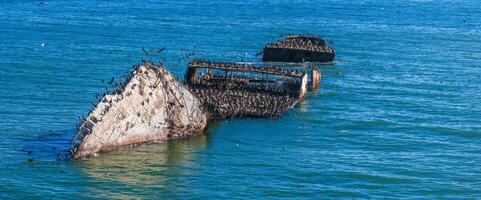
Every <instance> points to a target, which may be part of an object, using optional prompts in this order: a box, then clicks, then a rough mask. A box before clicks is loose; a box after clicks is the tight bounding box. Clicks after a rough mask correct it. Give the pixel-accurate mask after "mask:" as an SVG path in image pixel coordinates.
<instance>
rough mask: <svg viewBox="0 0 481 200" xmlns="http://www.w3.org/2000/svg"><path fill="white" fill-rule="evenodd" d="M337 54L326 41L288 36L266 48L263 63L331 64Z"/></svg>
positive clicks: (315, 37) (307, 36)
mask: <svg viewBox="0 0 481 200" xmlns="http://www.w3.org/2000/svg"><path fill="white" fill-rule="evenodd" d="M335 55H336V53H335V51H334V49H332V48H331V47H330V46H329V45H328V44H327V43H326V41H325V40H324V39H322V38H321V37H318V36H311V35H288V36H286V37H285V38H284V39H283V40H280V41H277V42H274V43H270V44H267V45H266V46H265V47H264V50H263V55H262V61H267V62H330V61H333V60H334V57H335Z"/></svg>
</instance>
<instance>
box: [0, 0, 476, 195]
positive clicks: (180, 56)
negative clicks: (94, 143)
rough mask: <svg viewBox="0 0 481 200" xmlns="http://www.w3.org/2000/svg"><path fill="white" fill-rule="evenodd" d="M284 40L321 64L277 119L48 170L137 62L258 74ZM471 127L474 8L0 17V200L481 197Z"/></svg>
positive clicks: (170, 9)
mask: <svg viewBox="0 0 481 200" xmlns="http://www.w3.org/2000/svg"><path fill="white" fill-rule="evenodd" d="M286 33H310V34H317V35H322V36H324V37H325V38H327V39H328V40H330V41H331V42H332V44H333V47H334V48H335V49H336V51H337V57H336V62H335V64H334V65H332V66H322V67H321V70H322V83H321V84H322V85H321V88H320V89H319V90H318V91H315V92H313V93H311V94H309V96H308V98H307V100H306V101H304V102H302V103H301V104H300V105H299V106H297V107H295V108H294V109H293V110H291V111H290V112H289V113H287V114H286V115H285V116H284V117H283V118H280V119H276V120H262V119H234V120H226V121H222V122H218V123H214V124H212V125H211V126H210V127H209V128H208V130H207V131H206V132H205V133H204V134H202V135H199V136H195V137H192V138H189V139H185V140H180V141H170V142H165V143H161V144H155V145H146V146H141V147H139V148H135V149H123V150H117V151H113V152H110V153H106V154H100V155H99V156H97V157H93V158H89V159H87V160H79V161H68V160H67V161H65V160H62V161H57V160H56V157H57V154H62V153H63V152H64V151H65V150H66V148H68V146H69V145H70V143H71V140H72V138H73V136H74V134H75V125H76V123H77V122H78V121H79V116H81V115H83V114H86V113H87V112H88V111H89V109H90V108H91V107H92V102H93V101H94V99H95V93H96V92H102V91H104V90H105V87H106V84H105V83H102V80H110V79H111V77H120V75H121V74H122V73H124V72H127V71H129V70H130V68H131V67H132V65H134V64H138V63H139V62H140V60H141V59H152V60H157V61H158V60H162V61H163V62H164V63H165V65H166V66H167V68H168V69H169V70H171V71H172V72H173V73H174V74H176V75H177V76H179V77H182V75H183V73H184V69H185V67H186V61H185V59H184V57H186V56H187V55H188V54H189V53H192V52H195V54H196V56H197V57H202V58H209V59H227V60H237V61H240V60H248V61H258V60H259V59H260V58H258V57H255V54H256V53H257V52H259V51H260V50H261V49H262V47H263V45H264V44H266V43H267V42H270V41H272V40H274V39H278V38H279V36H280V35H282V34H286ZM142 48H147V49H155V48H166V50H165V51H164V52H163V53H162V54H161V56H157V57H147V56H145V55H144V53H143V52H142ZM480 113H481V2H480V1H478V0H465V1H464V0H438V1H431V0H376V1H373V0H364V1H341V0H326V1H302V0H292V1H282V0H263V1H251V0H247V1H218V0H206V1H185V0H177V1H160V2H159V1H148V0H145V1H139V0H130V1H129V0H125V1H118V0H115V1H114V0H113V1H93V0H86V1H66V0H51V1H47V0H45V1H20V0H13V1H2V2H0V198H2V199H17V198H35V199H50V198H54V199H58V198H61V199H64V198H72V199H78V198H115V199H131V198H149V199H150V198H169V199H232V198H235V199H237V198H242V199H252V198H262V199H264V198H280V199H284V198H288V197H293V198H295V199H304V198H305V199H324V198H346V199H351V198H360V199H364V198H382V199H385V198H392V199H405V198H429V199H438V198H444V199H458V198H473V199H474V198H481V114H480ZM29 159H33V161H32V160H31V161H29Z"/></svg>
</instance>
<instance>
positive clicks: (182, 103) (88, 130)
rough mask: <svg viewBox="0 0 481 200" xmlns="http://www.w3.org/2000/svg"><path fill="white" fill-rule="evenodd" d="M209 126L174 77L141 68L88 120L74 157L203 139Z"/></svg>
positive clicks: (149, 66)
mask: <svg viewBox="0 0 481 200" xmlns="http://www.w3.org/2000/svg"><path fill="white" fill-rule="evenodd" d="M207 122H208V114H207V113H206V112H204V110H203V109H202V105H201V102H200V101H199V100H198V99H197V98H196V97H195V96H194V95H192V93H191V92H189V90H187V89H186V87H185V86H183V85H182V84H181V83H180V82H178V81H177V80H176V79H175V78H174V76H173V75H172V74H171V73H170V72H168V71H167V70H166V69H164V68H162V67H158V66H156V65H153V64H152V63H143V64H141V65H138V66H136V67H135V68H134V69H133V71H132V75H131V77H130V78H129V79H128V80H127V82H126V83H125V84H124V85H123V86H122V88H120V89H118V90H117V93H115V94H108V95H105V96H104V97H103V98H102V100H101V101H100V103H99V104H98V105H97V106H96V107H95V108H94V110H93V111H92V112H91V113H90V114H89V115H88V116H87V117H86V118H85V120H84V121H83V122H82V123H81V125H80V126H79V129H78V131H77V135H76V137H75V139H74V142H73V146H72V150H71V153H72V157H73V158H80V157H85V156H90V155H94V154H95V153H97V152H102V151H107V150H110V149H113V148H117V147H119V146H126V145H134V144H139V143H147V142H152V141H159V140H168V139H175V138H182V137H185V136H189V135H193V134H197V133H201V132H202V131H203V130H204V129H205V128H206V126H207Z"/></svg>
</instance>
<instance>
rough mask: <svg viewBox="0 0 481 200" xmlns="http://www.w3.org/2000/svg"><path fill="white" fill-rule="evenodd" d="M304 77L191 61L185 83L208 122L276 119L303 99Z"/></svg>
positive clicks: (297, 73) (295, 73)
mask: <svg viewBox="0 0 481 200" xmlns="http://www.w3.org/2000/svg"><path fill="white" fill-rule="evenodd" d="M307 80H308V77H307V74H306V73H304V72H300V71H297V70H284V69H281V68H276V67H258V66H255V65H248V64H245V63H244V64H243V63H228V62H211V61H193V62H190V63H189V65H188V68H187V72H186V75H185V83H186V85H188V88H189V89H190V90H191V92H192V93H193V94H194V95H195V96H196V97H197V98H198V99H199V100H200V101H201V102H202V103H203V105H204V109H206V111H207V112H208V113H210V114H211V117H212V118H232V117H262V118H277V117H280V116H282V115H283V114H284V113H285V112H287V111H288V110H289V109H290V108H291V107H292V106H294V105H295V104H297V103H298V102H299V101H300V100H301V99H303V98H304V96H305V95H306V92H307V87H308V86H307Z"/></svg>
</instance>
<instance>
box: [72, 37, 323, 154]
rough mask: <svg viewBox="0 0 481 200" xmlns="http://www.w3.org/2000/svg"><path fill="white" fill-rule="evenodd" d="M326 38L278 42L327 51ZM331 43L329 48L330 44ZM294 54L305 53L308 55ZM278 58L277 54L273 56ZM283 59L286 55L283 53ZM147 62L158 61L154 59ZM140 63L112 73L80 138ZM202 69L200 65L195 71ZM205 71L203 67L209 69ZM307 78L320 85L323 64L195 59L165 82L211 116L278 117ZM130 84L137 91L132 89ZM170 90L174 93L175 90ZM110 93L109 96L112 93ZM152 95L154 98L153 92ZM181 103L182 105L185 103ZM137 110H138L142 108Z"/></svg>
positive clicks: (302, 94)
mask: <svg viewBox="0 0 481 200" xmlns="http://www.w3.org/2000/svg"><path fill="white" fill-rule="evenodd" d="M323 42H324V41H323V40H322V39H320V38H313V37H305V36H301V37H297V36H296V37H292V36H288V37H286V38H285V39H284V42H281V43H277V45H278V46H277V47H279V48H290V47H307V49H309V48H311V49H312V50H315V51H317V50H322V51H326V50H325V49H316V48H317V47H315V46H321V44H322V43H323ZM327 48H329V49H330V47H327ZM163 50H164V49H163V48H162V49H158V50H157V51H148V50H145V49H143V51H144V52H145V53H146V54H160V53H161V52H162V51H163ZM289 54H298V52H295V51H294V52H289ZM279 55H281V54H279ZM296 56H298V57H299V56H300V57H302V56H304V54H299V55H296ZM274 58H276V57H275V56H274ZM279 59H280V60H283V59H284V58H279ZM144 64H145V63H144ZM146 64H147V65H149V66H155V65H154V64H153V63H150V64H149V63H146ZM140 66H141V65H137V66H134V67H133V70H132V73H126V74H123V75H122V79H123V81H116V80H115V79H114V78H112V79H111V80H110V81H108V82H107V83H108V84H110V85H111V86H112V88H113V90H111V91H110V92H109V90H107V92H105V93H104V94H103V95H99V94H96V103H94V104H93V106H94V107H93V109H92V110H90V111H89V113H87V117H83V116H82V117H81V119H80V122H79V124H78V125H77V135H78V136H79V137H77V138H80V139H83V138H84V137H83V136H85V135H87V134H91V133H92V130H93V126H95V125H96V124H97V123H99V122H101V119H97V118H96V117H94V116H93V115H91V114H92V112H93V111H94V109H95V108H96V107H97V105H98V103H99V102H102V103H104V104H103V105H104V106H103V107H101V108H99V109H98V110H97V115H96V116H97V117H103V116H105V114H106V113H108V112H109V109H110V108H111V107H110V106H112V105H113V104H115V103H116V102H119V101H122V99H124V98H126V97H124V96H123V95H124V91H125V90H126V88H125V87H126V86H127V85H128V84H129V83H130V82H131V80H132V78H133V77H134V74H133V73H134V71H135V70H137V69H139V68H138V67H140ZM157 67H158V66H157ZM157 69H159V70H164V72H163V73H169V72H168V71H166V69H163V68H161V67H160V68H157ZM198 69H201V70H199V71H197V70H198ZM202 70H205V73H204V72H203V71H202ZM309 70H310V71H309ZM256 74H257V75H256ZM259 75H260V76H259ZM156 76H158V77H157V78H160V80H163V79H162V73H158V74H157V75H156ZM308 77H310V84H311V86H310V88H311V89H315V88H317V85H318V84H319V82H320V70H319V69H308V70H306V69H303V70H298V69H294V70H287V69H285V68H282V67H281V66H275V67H273V66H272V65H271V66H267V67H265V66H256V65H252V64H246V63H235V62H219V61H207V60H193V61H191V62H189V64H188V66H187V71H186V74H185V78H184V80H183V81H181V82H178V81H177V80H175V78H174V79H172V81H171V82H174V83H171V82H169V83H165V84H167V85H171V84H173V85H171V86H174V85H175V87H177V89H178V88H179V87H182V88H186V90H188V91H189V92H190V93H191V94H192V95H193V96H194V97H195V99H196V100H198V101H199V102H200V104H201V108H200V109H202V110H203V111H205V112H207V114H208V115H209V116H210V117H209V118H210V119H224V118H233V117H258V118H278V117H281V116H282V115H283V114H285V113H286V112H287V111H288V110H289V109H290V108H292V107H293V106H294V105H296V104H297V103H298V102H299V101H301V100H302V99H303V98H304V97H305V94H306V91H307V90H308V84H309V83H308V81H309V80H308V79H309V78H308ZM157 80H159V79H157ZM165 80H167V79H165ZM168 80H171V79H168ZM102 82H104V81H102ZM134 83H135V82H132V84H130V85H131V87H136V84H134ZM179 85H182V86H179ZM147 86H148V87H149V88H150V89H154V88H151V86H150V85H149V84H147ZM107 89H108V88H107ZM129 89H132V90H133V89H134V88H129ZM132 90H131V91H132ZM174 90H175V89H174ZM141 91H142V90H139V92H141ZM154 91H155V90H154ZM157 91H159V90H157ZM170 92H171V93H172V92H173V91H170ZM108 95H111V96H110V97H109V96H108ZM125 95H126V96H130V95H132V94H131V93H129V91H128V92H125ZM149 95H150V97H152V94H149ZM129 98H131V97H129ZM144 101H145V99H143V100H142V102H139V103H141V104H142V106H143V105H144ZM177 101H178V100H177ZM147 103H148V99H147ZM166 103H167V104H166V105H163V106H164V108H165V109H168V107H169V106H174V104H175V103H173V102H166ZM171 104H172V105H171ZM180 106H181V107H183V105H180ZM136 115H139V114H138V112H137V114H136ZM139 117H140V115H139ZM165 120H170V119H165ZM186 127H189V126H186ZM100 134H101V133H100ZM78 142H81V141H77V142H76V144H74V148H73V150H72V155H73V152H76V151H77V147H78V144H79V143H78ZM77 153H78V152H77ZM77 155H78V154H77Z"/></svg>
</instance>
